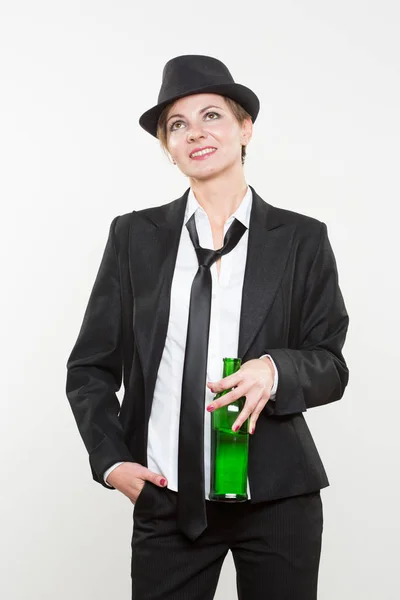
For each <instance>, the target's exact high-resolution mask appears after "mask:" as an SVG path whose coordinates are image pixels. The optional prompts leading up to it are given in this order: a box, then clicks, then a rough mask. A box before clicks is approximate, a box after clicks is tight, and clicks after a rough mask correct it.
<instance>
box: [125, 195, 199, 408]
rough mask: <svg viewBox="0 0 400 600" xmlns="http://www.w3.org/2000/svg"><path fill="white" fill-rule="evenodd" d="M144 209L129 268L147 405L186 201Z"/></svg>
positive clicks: (132, 241)
mask: <svg viewBox="0 0 400 600" xmlns="http://www.w3.org/2000/svg"><path fill="white" fill-rule="evenodd" d="M188 193H189V189H187V190H186V191H185V193H184V194H183V196H181V197H180V198H178V199H177V200H175V201H173V202H170V203H169V204H167V205H164V206H160V207H156V208H151V209H147V210H146V211H145V212H143V213H141V214H140V217H139V218H140V219H141V221H140V222H137V221H133V223H132V225H131V231H130V242H129V243H130V249H129V250H130V251H129V269H130V274H131V281H132V288H133V298H134V308H133V310H134V336H135V341H136V344H137V347H138V350H139V356H140V359H141V364H142V370H143V375H144V383H145V391H146V398H147V406H148V408H150V406H151V402H150V400H151V398H152V396H153V392H154V387H155V383H156V377H157V372H158V367H159V364H160V360H161V357H162V352H163V349H164V343H165V338H166V335H167V329H168V317H169V309H170V292H171V284H172V278H173V273H174V268H175V263H176V257H177V253H178V246H179V241H180V236H181V230H182V225H183V219H184V215H185V208H186V201H187V196H188Z"/></svg>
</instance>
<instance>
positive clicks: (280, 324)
mask: <svg viewBox="0 0 400 600" xmlns="http://www.w3.org/2000/svg"><path fill="white" fill-rule="evenodd" d="M250 187H251V186H250ZM251 189H252V192H253V205H252V210H251V216H250V228H249V239H248V254H247V263H246V270H245V278H244V284H243V296H242V307H241V317H240V331H239V351H238V356H240V357H241V358H242V360H243V362H245V361H247V360H250V359H252V358H256V357H259V356H261V355H262V354H267V353H269V354H270V355H271V356H272V358H273V359H274V361H275V364H276V366H277V369H278V374H279V385H278V391H277V395H276V399H275V401H269V402H268V403H267V404H266V406H265V408H264V409H263V411H262V413H261V414H260V416H259V418H258V421H257V426H256V429H255V433H254V435H253V436H250V441H249V485H250V492H251V497H252V500H253V501H255V502H257V501H261V500H272V499H277V498H283V497H288V496H293V495H297V494H302V493H307V492H311V491H316V490H318V489H321V488H323V487H326V486H328V485H329V481H328V478H327V475H326V472H325V470H324V467H323V464H322V462H321V459H320V456H319V454H318V451H317V449H316V446H315V443H314V441H313V438H312V436H311V433H310V430H309V428H308V426H307V424H306V422H305V419H304V417H303V413H304V412H305V411H306V410H307V409H308V408H312V407H314V406H319V405H322V404H327V403H329V402H334V401H335V400H339V399H340V398H341V397H342V396H343V392H344V389H345V387H346V385H347V382H348V369H347V366H346V363H345V360H344V358H343V355H342V347H343V344H344V341H345V338H346V333H347V328H348V323H349V318H348V315H347V312H346V308H345V304H344V301H343V297H342V294H341V291H340V288H339V284H338V274H337V268H336V261H335V257H334V254H333V251H332V248H331V245H330V242H329V239H328V235H327V227H326V225H325V223H323V222H321V221H318V220H317V219H314V218H312V217H309V216H305V215H302V214H299V213H296V212H293V211H289V210H284V209H281V208H277V207H274V206H272V205H271V204H268V203H267V202H265V201H264V200H263V199H262V198H260V196H259V195H258V194H257V193H256V191H255V190H254V189H253V188H252V187H251ZM188 192H189V189H187V190H186V191H185V193H184V194H183V196H182V197H181V198H178V199H177V200H174V201H173V202H170V203H168V204H165V205H163V206H158V207H155V208H146V209H143V210H139V211H133V212H131V213H127V214H124V215H122V216H117V217H115V218H114V219H113V221H112V223H111V226H110V231H109V237H108V241H107V244H106V247H105V250H104V255H103V258H102V261H101V264H100V267H99V271H98V274H97V277H96V280H95V282H94V286H93V289H92V292H91V295H90V298H89V302H88V305H87V308H86V311H85V315H84V318H83V322H82V325H81V329H80V332H79V335H78V338H77V340H76V343H75V345H74V347H73V349H72V352H71V354H70V356H69V359H68V361H67V385H66V392H67V397H68V399H69V402H70V404H71V408H72V411H73V414H74V416H75V419H76V423H77V425H78V428H79V431H80V434H81V436H82V439H83V441H84V443H85V446H86V449H87V451H88V453H89V461H90V466H91V470H92V474H93V478H94V479H95V481H98V482H99V483H101V484H102V485H104V486H105V487H106V488H107V489H111V488H108V487H107V486H106V485H105V483H104V481H103V473H104V472H105V471H106V469H108V467H110V466H111V465H112V464H114V463H115V462H118V461H134V462H138V463H140V464H142V465H145V466H147V456H146V448H147V435H148V420H149V416H150V411H151V404H152V397H153V392H154V387H155V383H156V377H157V371H158V366H159V363H160V360H161V355H162V352H163V348H164V342H165V337H166V333H167V326H168V315H169V303H170V290H171V282H172V276H173V272H174V266H175V261H176V255H177V251H178V244H179V239H180V234H181V229H182V225H183V219H184V213H185V207H186V200H187V195H188ZM122 379H123V383H124V396H123V400H122V404H121V405H120V403H119V400H118V398H117V396H116V391H118V390H119V388H120V386H121V382H122Z"/></svg>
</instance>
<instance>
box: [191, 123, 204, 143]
mask: <svg viewBox="0 0 400 600" xmlns="http://www.w3.org/2000/svg"><path fill="white" fill-rule="evenodd" d="M187 137H188V140H197V139H198V138H200V137H205V136H204V131H203V129H202V128H201V127H196V126H193V127H191V128H190V129H189V131H188V132H187Z"/></svg>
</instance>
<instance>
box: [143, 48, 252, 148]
mask: <svg viewBox="0 0 400 600" xmlns="http://www.w3.org/2000/svg"><path fill="white" fill-rule="evenodd" d="M203 93H214V94H220V95H221V96H227V97H228V98H231V99H232V100H236V102H238V103H239V104H240V105H241V106H243V108H244V109H245V110H246V111H247V112H248V113H249V115H250V116H251V118H252V120H253V122H254V121H255V120H256V118H257V115H258V111H259V110H260V101H259V99H258V98H257V96H256V95H255V93H254V92H253V91H252V90H250V89H249V88H247V87H245V86H244V85H241V84H240V83H235V81H234V80H233V77H232V75H231V74H230V72H229V70H228V68H227V67H226V66H225V65H224V63H223V62H221V61H220V60H218V59H217V58H213V57H212V56H203V55H201V54H185V55H183V56H177V57H175V58H172V59H171V60H169V61H168V62H167V64H166V65H165V67H164V69H163V74H162V83H161V88H160V92H159V94H158V102H157V104H156V106H153V107H152V108H150V109H149V110H147V111H146V112H145V113H143V114H142V116H141V117H140V119H139V124H140V125H141V127H143V129H145V130H146V131H148V133H151V135H154V137H157V123H158V119H159V117H160V114H161V113H162V111H163V109H164V108H165V107H166V106H167V104H169V103H170V102H173V101H174V100H177V99H178V98H183V97H184V96H190V95H192V94H203Z"/></svg>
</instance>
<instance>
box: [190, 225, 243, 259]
mask: <svg viewBox="0 0 400 600" xmlns="http://www.w3.org/2000/svg"><path fill="white" fill-rule="evenodd" d="M186 227H187V229H188V231H189V235H190V239H191V240H192V244H193V246H194V249H195V251H196V254H197V260H198V261H199V266H204V267H211V265H212V264H213V263H214V262H215V261H216V260H218V259H219V258H220V257H221V256H223V255H224V254H228V252H230V251H231V250H233V248H234V247H235V246H236V245H237V244H238V242H239V240H240V238H241V237H242V235H243V234H244V232H245V231H246V226H245V225H243V223H241V222H240V221H238V220H237V219H234V221H233V223H232V224H231V226H230V227H229V229H228V231H227V232H226V234H225V237H224V245H223V246H222V248H219V249H218V250H211V249H209V248H202V247H201V246H200V243H199V236H198V233H197V229H196V223H195V217H194V213H193V215H192V216H191V217H190V219H189V220H188V222H187V223H186Z"/></svg>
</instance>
